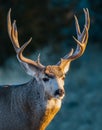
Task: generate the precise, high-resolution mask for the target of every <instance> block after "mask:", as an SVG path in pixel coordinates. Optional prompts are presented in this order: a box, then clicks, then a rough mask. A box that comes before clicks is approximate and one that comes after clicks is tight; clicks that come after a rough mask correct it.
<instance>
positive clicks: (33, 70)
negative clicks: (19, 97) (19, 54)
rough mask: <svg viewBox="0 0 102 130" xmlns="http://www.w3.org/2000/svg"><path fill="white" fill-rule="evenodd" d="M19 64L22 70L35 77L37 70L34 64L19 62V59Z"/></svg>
mask: <svg viewBox="0 0 102 130" xmlns="http://www.w3.org/2000/svg"><path fill="white" fill-rule="evenodd" d="M20 64H21V66H22V68H23V69H24V71H25V72H26V73H27V74H28V75H30V76H32V77H36V76H35V75H36V74H37V73H38V71H39V69H38V68H36V67H35V66H33V65H30V64H28V63H25V62H21V61H20Z"/></svg>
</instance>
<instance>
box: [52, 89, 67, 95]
mask: <svg viewBox="0 0 102 130" xmlns="http://www.w3.org/2000/svg"><path fill="white" fill-rule="evenodd" d="M54 95H55V96H59V97H63V96H64V95H65V91H64V90H63V89H57V90H56V91H55V93H54Z"/></svg>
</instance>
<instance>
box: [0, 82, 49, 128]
mask: <svg viewBox="0 0 102 130" xmlns="http://www.w3.org/2000/svg"><path fill="white" fill-rule="evenodd" d="M39 90H40V91H39ZM46 101H47V99H46V98H45V92H44V88H43V86H41V85H40V84H38V82H37V81H36V80H35V79H33V80H31V81H30V82H28V83H26V84H22V85H18V86H1V87H0V130H40V128H39V124H40V121H41V119H42V117H43V114H44V111H45V107H46Z"/></svg>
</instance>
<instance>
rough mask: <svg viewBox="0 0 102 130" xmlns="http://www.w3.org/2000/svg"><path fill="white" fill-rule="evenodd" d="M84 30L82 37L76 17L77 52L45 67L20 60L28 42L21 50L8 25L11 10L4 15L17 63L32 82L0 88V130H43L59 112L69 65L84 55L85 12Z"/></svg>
mask: <svg viewBox="0 0 102 130" xmlns="http://www.w3.org/2000/svg"><path fill="white" fill-rule="evenodd" d="M84 13H85V26H84V28H83V31H82V33H81V31H80V27H79V24H78V20H77V17H76V16H75V25H76V32H77V39H76V38H75V37H73V38H74V40H75V41H76V43H77V48H76V50H75V51H74V49H71V51H70V52H69V53H68V54H67V55H66V56H64V57H63V58H62V59H61V61H59V62H58V63H57V64H56V65H48V66H44V65H42V64H41V63H40V59H39V57H38V60H37V61H33V60H30V59H28V58H26V57H24V56H23V54H22V53H23V51H24V49H25V48H26V46H27V45H28V44H29V43H30V41H31V38H30V40H29V41H27V42H26V43H25V44H24V45H22V46H21V47H20V45H19V41H18V32H17V27H16V21H15V20H14V22H13V24H11V16H10V15H11V9H10V10H9V12H8V15H7V27H8V34H9V37H10V39H11V42H12V44H13V47H14V49H15V51H16V53H17V59H18V61H19V62H20V64H21V65H22V67H23V68H24V70H25V72H26V73H27V74H28V75H30V76H32V77H33V78H32V80H30V81H29V82H27V83H25V84H21V85H8V86H0V130H45V129H46V127H47V126H48V124H49V123H50V122H51V120H52V119H53V118H54V116H55V115H56V113H57V112H58V111H59V110H60V108H61V103H62V99H63V97H64V95H65V91H64V79H65V74H66V73H67V72H68V70H69V66H70V63H71V61H73V60H75V59H77V58H79V57H80V56H81V55H82V54H83V53H84V51H85V48H86V45H87V41H88V30H89V26H90V17H89V11H88V9H84Z"/></svg>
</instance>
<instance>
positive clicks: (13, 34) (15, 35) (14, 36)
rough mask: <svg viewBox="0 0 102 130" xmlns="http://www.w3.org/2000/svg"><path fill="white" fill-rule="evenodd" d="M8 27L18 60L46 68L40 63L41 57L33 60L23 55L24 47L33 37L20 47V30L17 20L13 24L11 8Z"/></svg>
mask: <svg viewBox="0 0 102 130" xmlns="http://www.w3.org/2000/svg"><path fill="white" fill-rule="evenodd" d="M7 27H8V34H9V37H10V39H11V41H12V44H13V46H14V49H15V51H16V53H17V58H18V60H19V61H20V62H22V63H27V64H30V65H33V66H35V67H36V68H39V69H43V68H45V66H43V65H42V64H41V63H40V60H39V58H38V60H37V61H32V60H30V59H28V58H25V57H24V56H23V54H22V53H23V51H24V49H25V48H26V46H27V45H28V44H29V43H30V42H31V40H32V38H30V39H29V40H28V41H27V42H26V43H25V44H24V45H23V46H21V47H20V45H19V41H18V32H17V26H16V20H14V22H13V24H11V9H10V10H9V12H8V16H7Z"/></svg>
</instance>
